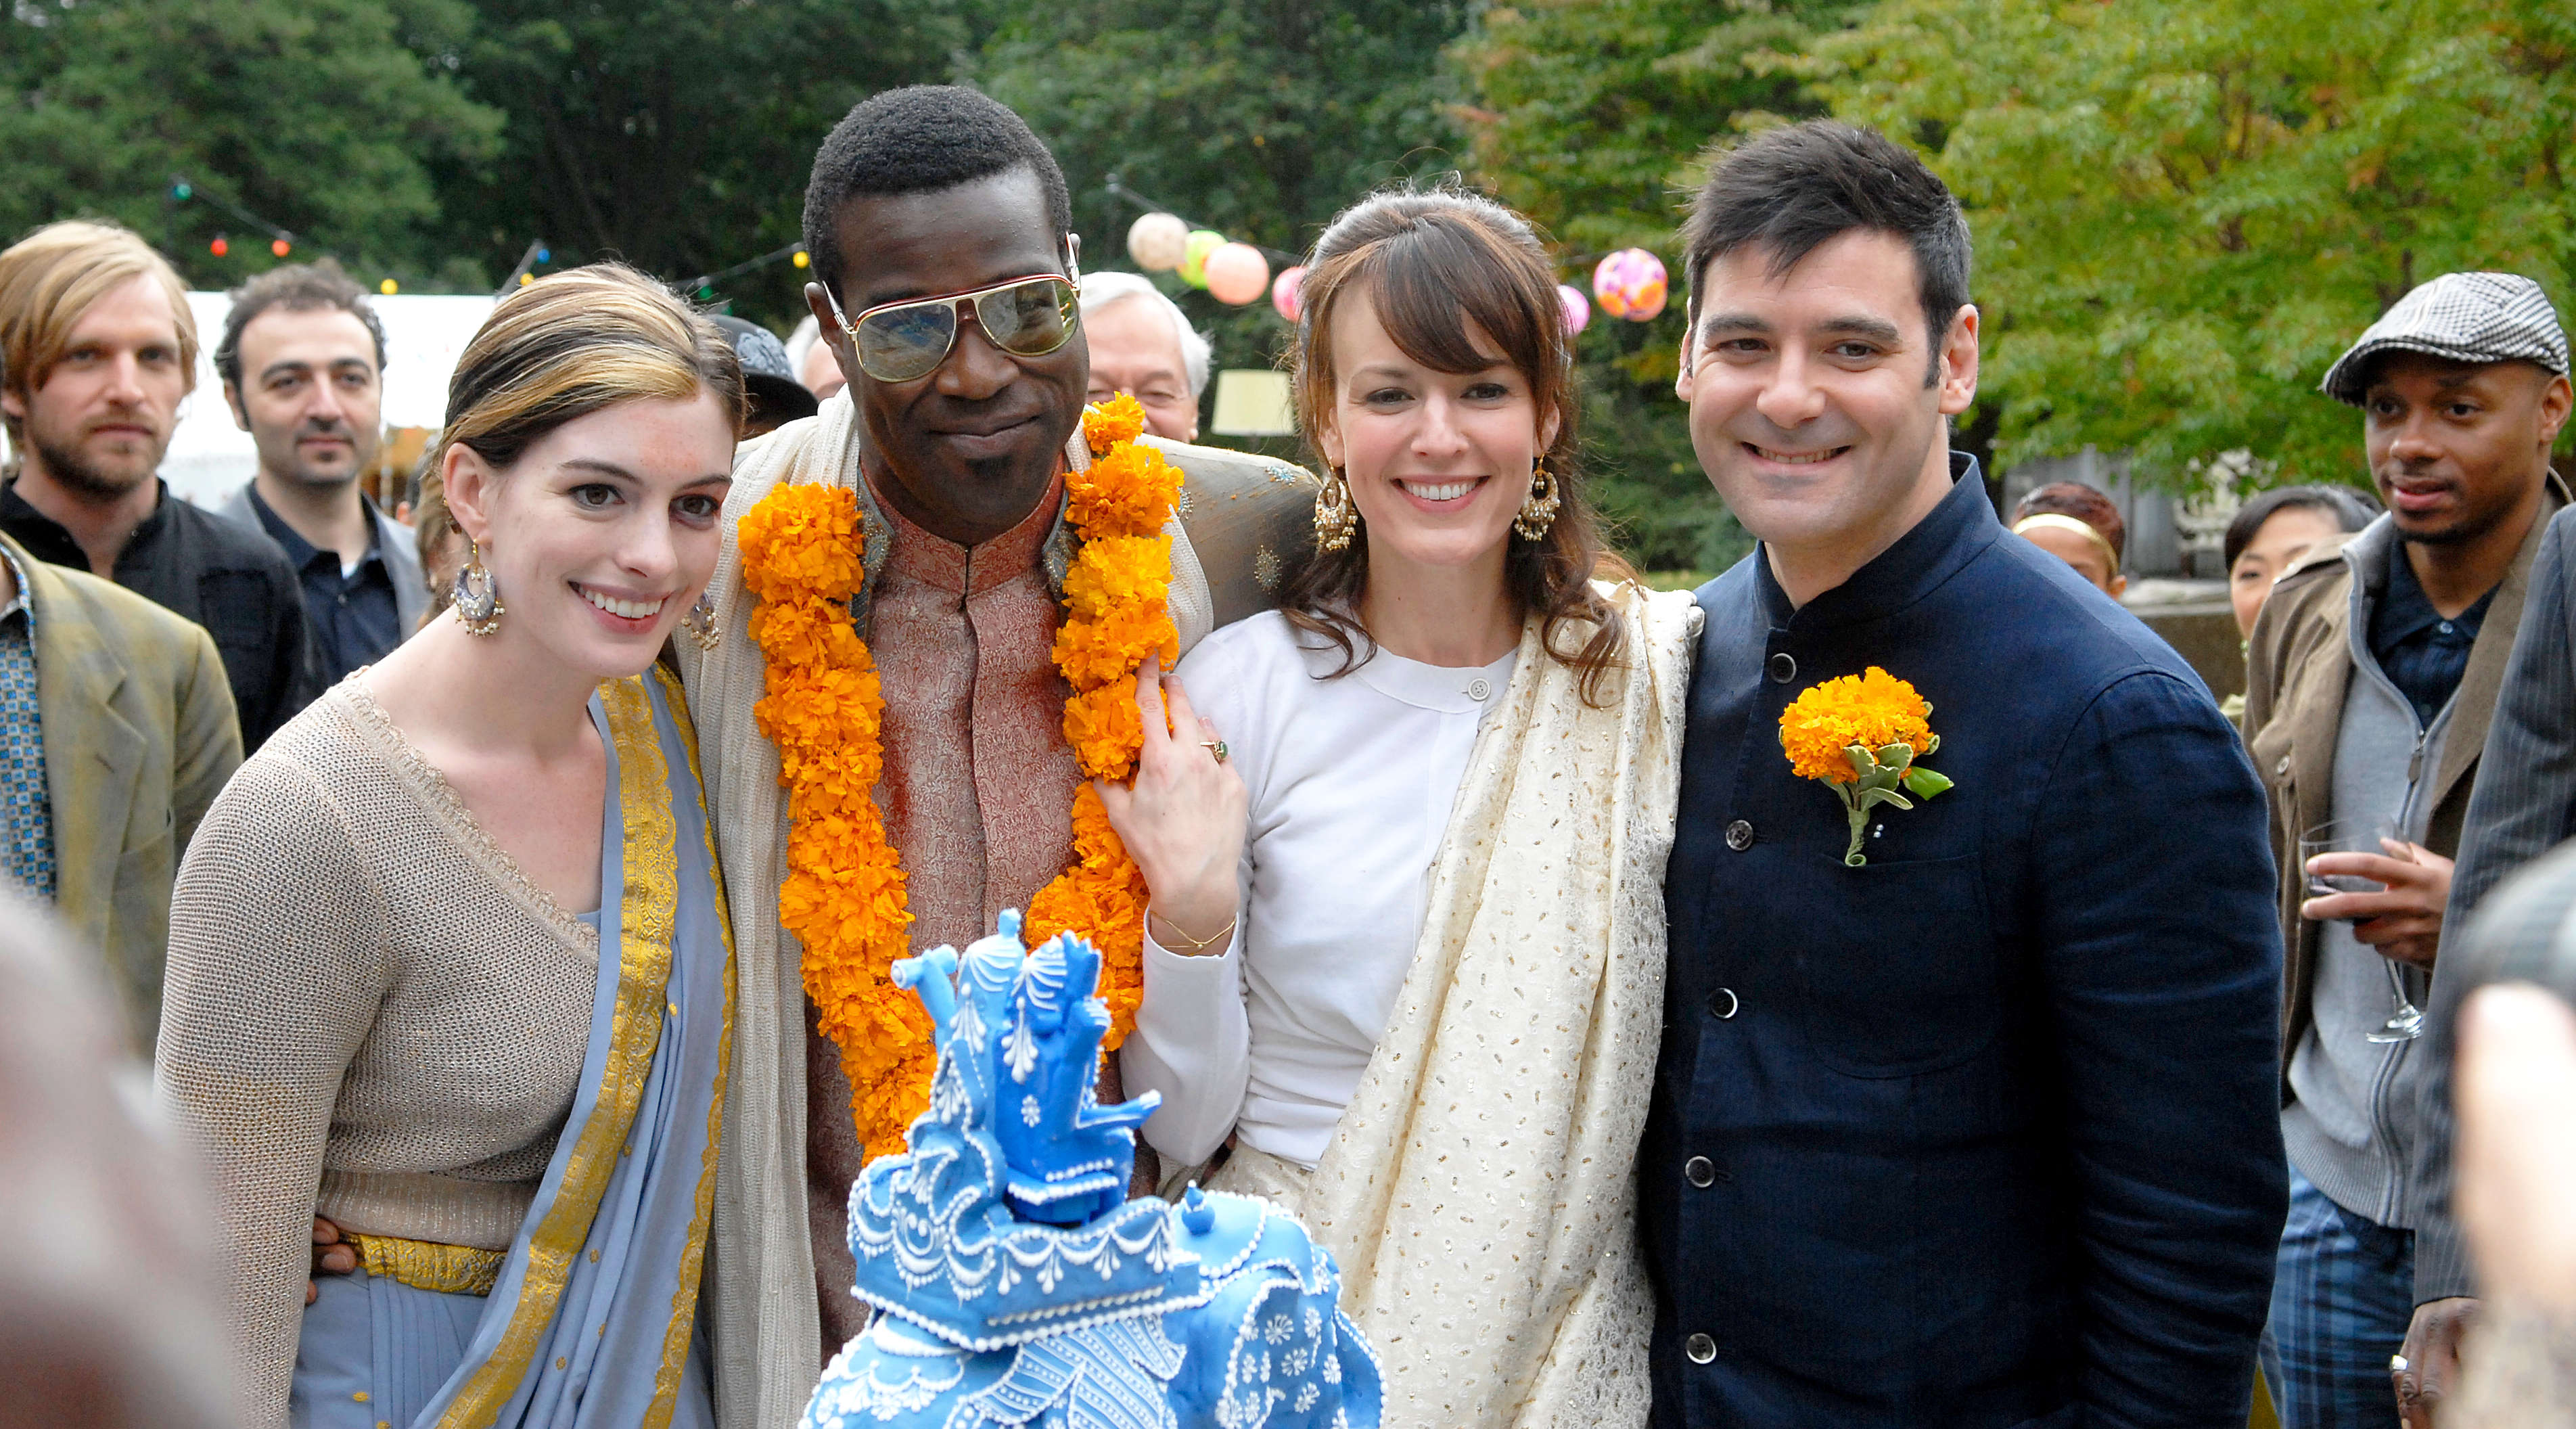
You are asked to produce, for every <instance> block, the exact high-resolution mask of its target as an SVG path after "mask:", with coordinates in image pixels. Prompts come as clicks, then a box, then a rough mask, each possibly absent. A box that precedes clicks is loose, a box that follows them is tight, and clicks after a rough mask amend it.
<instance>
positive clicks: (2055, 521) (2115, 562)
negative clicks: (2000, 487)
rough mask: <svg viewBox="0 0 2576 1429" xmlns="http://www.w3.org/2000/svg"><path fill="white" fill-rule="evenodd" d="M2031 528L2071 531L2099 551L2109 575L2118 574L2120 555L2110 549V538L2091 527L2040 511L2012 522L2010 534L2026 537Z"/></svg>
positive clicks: (2071, 518)
mask: <svg viewBox="0 0 2576 1429" xmlns="http://www.w3.org/2000/svg"><path fill="white" fill-rule="evenodd" d="M2033 526H2046V527H2048V528H2049V529H2050V530H2052V531H2072V532H2074V533H2075V534H2077V535H2079V536H2082V537H2083V538H2084V539H2085V540H2087V541H2090V542H2092V543H2093V545H2094V547H2095V549H2097V550H2099V551H2101V553H2102V559H2104V560H2106V561H2109V562H2110V563H2111V573H2112V574H2113V575H2117V574H2119V572H2120V553H2119V552H2117V551H2115V550H2112V549H2111V540H2110V538H2109V537H2107V536H2105V535H2103V534H2102V533H2101V532H2099V531H2096V530H2094V529H2093V528H2092V527H2090V526H2087V525H2085V524H2084V523H2083V522H2081V521H2078V520H2076V519H2075V518H2074V517H2072V516H2061V515H2059V514H2057V513H2056V512H2054V511H2042V512H2040V513H2039V514H2038V515H2036V516H2024V517H2023V518H2021V519H2020V520H2018V521H2016V522H2014V523H2013V528H2012V533H2013V534H2014V535H2016V536H2023V535H2028V534H2029V532H2030V528H2032V527H2033Z"/></svg>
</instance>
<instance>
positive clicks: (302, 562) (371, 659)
mask: <svg viewBox="0 0 2576 1429" xmlns="http://www.w3.org/2000/svg"><path fill="white" fill-rule="evenodd" d="M244 494H245V495H247V496H248V497H249V498H250V509H251V510H252V511H254V512H257V513H258V515H259V524H260V525H261V526H262V527H264V528H265V529H266V530H267V531H268V534H269V539H271V540H273V541H275V542H277V546H278V549H279V550H282V551H284V552H286V562H287V564H288V565H290V566H293V567H294V568H295V573H296V575H297V576H298V577H300V578H301V579H302V581H303V585H304V613H305V615H306V616H308V617H309V618H310V619H311V621H312V624H313V638H314V642H315V645H316V647H317V648H318V649H319V650H320V652H321V657H322V683H323V684H325V685H334V684H338V683H339V681H340V677H341V676H343V675H346V674H348V673H349V672H350V671H351V670H354V669H357V668H358V667H359V666H361V665H372V664H374V663H375V662H376V661H378V660H381V659H383V658H384V657H385V656H386V655H387V654H388V653H390V652H391V651H392V650H393V648H394V647H395V646H397V645H400V644H401V643H402V616H401V614H400V612H399V611H398V610H397V609H396V608H395V604H394V578H393V572H391V571H390V570H387V569H386V568H385V557H384V551H383V549H382V547H383V543H384V534H383V530H382V528H380V527H379V526H377V524H376V507H375V503H374V502H371V501H369V500H367V498H366V497H365V496H363V495H361V496H360V497H359V498H358V502H359V505H360V506H362V507H363V508H364V509H365V511H366V516H367V553H366V554H365V555H363V556H360V557H359V558H358V567H357V569H356V570H354V571H351V572H349V573H347V574H345V575H343V574H342V573H341V570H340V553H339V552H337V551H325V550H321V549H319V548H317V547H316V546H315V545H314V544H313V543H312V542H310V541H307V540H305V539H304V537H303V536H301V535H299V534H297V532H296V530H295V528H294V527H292V526H289V525H287V524H286V521H285V518H283V517H281V516H279V515H278V514H277V513H276V512H275V511H273V510H271V509H269V505H268V502H266V501H265V500H263V499H261V497H260V494H259V488H258V487H257V486H253V487H251V488H250V490H249V491H247V492H245V493H244Z"/></svg>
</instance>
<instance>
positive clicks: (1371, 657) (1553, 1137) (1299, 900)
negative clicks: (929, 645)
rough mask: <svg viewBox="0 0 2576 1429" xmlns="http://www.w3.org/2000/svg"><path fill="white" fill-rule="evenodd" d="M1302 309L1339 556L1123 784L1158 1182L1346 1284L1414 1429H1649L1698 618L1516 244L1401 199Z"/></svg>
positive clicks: (1229, 660)
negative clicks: (1207, 1202) (1630, 547)
mask: <svg viewBox="0 0 2576 1429" xmlns="http://www.w3.org/2000/svg"><path fill="white" fill-rule="evenodd" d="M1302 296H1303V298H1304V311H1303V315H1302V317H1301V319H1300V322H1299V328H1298V343H1297V350H1296V381H1297V396H1298V403H1299V407H1300V414H1301V416H1302V418H1303V426H1304V429H1305V430H1306V431H1307V432H1309V433H1311V434H1313V440H1314V442H1315V445H1316V447H1317V449H1318V452H1319V454H1320V455H1321V457H1322V459H1323V461H1324V463H1325V465H1326V466H1327V468H1328V470H1329V475H1328V477H1327V480H1326V482H1325V486H1324V492H1323V494H1322V495H1321V496H1320V497H1319V499H1318V501H1317V504H1316V528H1317V534H1318V539H1319V543H1320V545H1321V547H1322V549H1321V550H1320V551H1319V552H1318V554H1317V557H1316V559H1315V560H1314V562H1313V563H1312V564H1311V565H1309V566H1308V567H1307V568H1306V569H1305V570H1304V571H1303V572H1302V573H1301V574H1300V575H1299V576H1298V577H1297V578H1296V580H1295V582H1294V583H1293V584H1292V586H1291V587H1290V589H1289V590H1288V591H1287V592H1286V594H1285V598H1284V600H1283V608H1282V609H1281V610H1280V611H1277V612H1273V613H1270V614H1265V615H1261V616H1256V617H1254V618H1252V619H1249V620H1246V621H1243V622H1241V623H1239V624H1236V625H1233V626H1230V627H1228V628H1226V629H1223V630H1220V631H1218V632H1216V633H1215V634H1213V635H1211V636H1209V637H1208V638H1207V639H1206V640H1204V641H1202V642H1201V643H1200V644H1199V645H1198V646H1197V647H1196V648H1195V649H1193V650H1192V651H1191V653H1190V655H1189V657H1188V658H1187V659H1185V660H1184V661H1183V662H1182V663H1181V666H1180V668H1179V670H1178V671H1177V672H1175V678H1173V679H1172V680H1170V681H1168V682H1162V690H1161V693H1162V694H1163V695H1165V696H1167V697H1168V701H1169V705H1170V711H1171V720H1172V728H1171V733H1170V734H1169V735H1168V736H1166V735H1165V734H1164V733H1163V731H1164V721H1163V719H1161V718H1159V717H1158V716H1159V715H1160V714H1161V713H1162V711H1161V709H1160V701H1159V700H1158V698H1157V695H1158V692H1157V688H1156V684H1157V682H1153V681H1146V682H1143V683H1142V685H1141V686H1140V699H1142V700H1143V701H1144V703H1145V704H1146V707H1147V717H1146V719H1145V727H1146V729H1147V731H1148V737H1147V747H1146V751H1145V755H1144V758H1143V761H1142V765H1141V769H1140V773H1139V776H1138V778H1137V780H1136V782H1135V787H1134V788H1133V789H1132V790H1124V789H1108V790H1104V791H1103V797H1104V799H1105V800H1107V804H1108V808H1109V810H1110V814H1111V817H1112V820H1113V821H1114V822H1115V823H1116V825H1117V827H1118V829H1119V832H1120V834H1121V836H1122V837H1123V838H1124V839H1125V841H1126V843H1127V846H1128V847H1129V849H1130V850H1131V851H1132V852H1133V853H1134V855H1135V857H1136V858H1137V861H1138V864H1139V866H1140V867H1141V868H1142V869H1143V870H1144V872H1145V875H1146V878H1147V881H1148V883H1149V884H1150V885H1151V887H1152V890H1153V897H1152V903H1151V907H1150V908H1149V911H1148V919H1147V930H1148V940H1147V946H1146V952H1145V996H1144V1001H1143V1004H1142V1006H1141V1007H1140V1009H1139V1011H1138V1014H1137V1021H1136V1033H1135V1035H1134V1036H1133V1037H1132V1038H1130V1039H1129V1040H1128V1042H1127V1043H1126V1045H1125V1048H1124V1050H1123V1053H1122V1067H1123V1071H1124V1073H1125V1076H1126V1079H1127V1086H1128V1089H1129V1091H1130V1092H1131V1093H1133V1092H1135V1091H1138V1090H1142V1089H1146V1088H1151V1089H1153V1090H1155V1091H1157V1092H1159V1093H1161V1094H1162V1097H1163V1104H1162V1107H1161V1109H1160V1110H1158V1111H1157V1112H1156V1113H1155V1115H1154V1117H1153V1119H1152V1120H1151V1121H1149V1122H1148V1123H1147V1124H1146V1127H1145V1136H1146V1139H1147V1140H1148V1142H1149V1143H1151V1144H1152V1145H1153V1146H1154V1147H1155V1149H1157V1150H1158V1151H1160V1152H1162V1153H1163V1154H1164V1156H1165V1157H1166V1158H1167V1159H1169V1160H1170V1161H1172V1162H1176V1163H1179V1164H1181V1165H1183V1166H1185V1167H1188V1166H1201V1165H1203V1164H1205V1163H1209V1162H1210V1161H1211V1160H1212V1158H1222V1164H1220V1165H1214V1166H1209V1167H1207V1169H1205V1170H1204V1171H1202V1172H1200V1173H1199V1174H1201V1175H1202V1176H1203V1178H1204V1179H1206V1180H1208V1181H1209V1183H1210V1184H1212V1185H1215V1186H1218V1187H1222V1188H1226V1189H1232V1190H1240V1191H1249V1192H1254V1193H1258V1194H1262V1195H1267V1196H1269V1197H1271V1198H1273V1199H1275V1200H1278V1201H1280V1202H1282V1203H1284V1204H1286V1205H1288V1206H1290V1207H1291V1208H1292V1209H1294V1210H1296V1211H1297V1212H1299V1213H1300V1214H1301V1215H1302V1216H1304V1217H1305V1219H1306V1221H1307V1223H1308V1225H1309V1226H1311V1227H1313V1228H1314V1230H1315V1231H1316V1234H1317V1235H1318V1237H1319V1238H1320V1239H1321V1240H1322V1241H1323V1242H1324V1243H1325V1244H1326V1245H1327V1246H1328V1247H1329V1248H1330V1249H1331V1250H1332V1251H1333V1252H1334V1254H1335V1256H1336V1257H1337V1259H1338V1260H1339V1262H1340V1264H1341V1267H1342V1270H1343V1274H1344V1277H1345V1289H1344V1301H1345V1304H1347V1305H1349V1306H1350V1307H1351V1309H1352V1313H1353V1314H1354V1315H1355V1316H1356V1317H1357V1318H1358V1319H1359V1320H1360V1322H1361V1325H1362V1327H1363V1328H1364V1329H1366V1330H1367V1331H1368V1333H1369V1336H1370V1338H1371V1341H1372V1342H1373V1343H1374V1344H1375V1345H1376V1347H1377V1348H1378V1350H1379V1351H1380V1353H1381V1354H1382V1355H1384V1356H1385V1358H1386V1361H1387V1365H1386V1368H1387V1394H1388V1398H1387V1423H1388V1424H1389V1425H1391V1426H1393V1425H1423V1426H1435V1425H1436V1426H1447V1425H1455V1424H1464V1423H1473V1424H1485V1425H1522V1424H1526V1425H1532V1426H1535V1425H1542V1424H1555V1423H1574V1422H1586V1423H1596V1424H1602V1425H1638V1424H1643V1423H1644V1422H1645V1416H1646V1410H1647V1405H1648V1390H1647V1383H1646V1377H1645V1365H1644V1350H1645V1342H1646V1335H1647V1330H1648V1326H1649V1320H1650V1313H1651V1312H1650V1306H1649V1302H1648V1298H1647V1292H1646V1286H1645V1281H1644V1277H1643V1273H1642V1269H1641V1266H1640V1263H1639V1260H1638V1254H1637V1250H1636V1245H1635V1227H1634V1205H1633V1203H1634V1194H1633V1190H1632V1180H1633V1178H1632V1175H1631V1170H1632V1165H1633V1161H1634V1158H1635V1153H1636V1147H1637V1140H1638V1135H1639V1133H1640V1131H1641V1129H1642V1126H1643V1123H1644V1118H1645V1106H1646V1096H1647V1088H1648V1085H1649V1082H1650V1080H1651V1072H1652V1068H1653V1064H1654V1058H1655V1049H1656V1040H1657V1037H1658V1033H1659V1029H1660V1025H1661V1013H1662V985H1663V956H1664V948H1663V919H1662V891H1661V879H1662V873H1663V865H1664V857H1665V853H1666V852H1667V850H1668V849H1669V848H1670V846H1671V841H1672V829H1673V801H1674V792H1675V779H1676V770H1677V760H1678V757H1679V752H1680V721H1681V698H1682V692H1683V689H1684V687H1685V685H1686V683H1687V676H1688V659H1689V649H1690V643H1691V637H1692V635H1693V634H1694V633H1695V631H1696V629H1697V620H1696V619H1695V617H1696V613H1697V612H1696V611H1695V609H1694V608H1693V606H1692V604H1691V601H1690V598H1689V597H1688V596H1686V595H1672V596H1649V595H1648V594H1647V593H1646V592H1644V591H1643V590H1641V589H1640V588H1639V587H1638V586H1637V585H1636V584H1635V582H1634V580H1633V579H1632V578H1628V577H1627V573H1626V570H1625V568H1624V567H1623V566H1621V565H1620V564H1619V563H1618V562H1617V560H1616V558H1615V557H1611V556H1608V555H1607V554H1605V552H1604V551H1603V549H1602V546H1601V543H1600V539H1599V536H1598V533H1597V530H1596V527H1595V525H1594V522H1593V519H1592V516H1591V513H1590V511H1589V510H1588V509H1587V508H1586V506H1585V504H1584V502H1583V500H1582V497H1581V492H1580V483H1579V481H1578V479H1577V475H1576V472H1575V470H1574V467H1575V461H1576V452H1577V443H1576V439H1575V417H1576V412H1577V409H1578V402H1577V398H1576V394H1575V392H1574V390H1573V384H1572V373H1571V368H1570V361H1569V353H1568V346H1569V342H1570V338H1569V336H1568V334H1567V332H1566V330H1565V325H1564V319H1563V316H1562V314H1561V311H1560V309H1559V307H1558V300H1557V295H1556V282H1555V275H1554V273H1553V271H1552V270H1551V267H1550V264H1549V261H1548V258H1547V255H1546V252H1545V250H1544V249H1543V248H1542V247H1541V246H1540V244H1539V243H1538V241H1537V239H1536V238H1535V237H1534V236H1533V235H1532V233H1531V232H1530V230H1529V227H1528V225H1527V224H1526V223H1525V222H1523V221H1522V220H1521V219H1520V218H1519V217H1518V216H1516V215H1514V214H1512V213H1511V212H1510V211H1509V210H1507V209H1504V208H1502V207H1501V206H1500V205H1498V204H1495V203H1492V202H1491V201H1489V200H1486V199H1483V198H1481V197H1477V196H1474V195H1471V194H1466V193H1461V192H1456V191H1438V192H1431V193H1389V194H1381V195H1379V196H1377V197H1374V198H1371V199H1369V200H1367V201H1365V202H1363V203H1361V204H1359V205H1357V206H1355V207H1354V208H1352V209H1350V210H1349V211H1347V212H1345V213H1344V214H1343V215H1342V216H1341V217H1340V218H1338V219H1337V220H1335V222H1334V223H1333V225H1332V227H1331V228H1330V229H1328V230H1327V231H1326V233H1325V234H1324V236H1323V238H1322V240H1321V241H1319V242H1318V243H1317V245H1316V248H1315V252H1314V255H1313V256H1312V258H1311V259H1310V260H1309V263H1308V267H1307V276H1306V279H1305V284H1304V288H1303V290H1302ZM1596 572H1598V573H1601V574H1603V575H1605V576H1607V577H1608V578H1607V579H1594V577H1595V575H1596ZM1183 686H1186V693H1184V691H1183V688H1182V687H1183ZM1194 702H1195V703H1194Z"/></svg>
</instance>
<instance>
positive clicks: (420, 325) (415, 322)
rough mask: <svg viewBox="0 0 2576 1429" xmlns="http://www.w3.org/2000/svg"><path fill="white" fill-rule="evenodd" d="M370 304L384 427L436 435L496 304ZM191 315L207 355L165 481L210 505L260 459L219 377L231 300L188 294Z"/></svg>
mask: <svg viewBox="0 0 2576 1429" xmlns="http://www.w3.org/2000/svg"><path fill="white" fill-rule="evenodd" d="M368 301H369V302H370V303H372V304H374V306H375V309H376V317H377V319H378V320H379V321H381V322H383V323H384V325H385V412H384V422H385V425H386V426H388V427H427V428H431V429H435V428H437V427H438V426H439V425H440V424H442V423H443V422H445V421H446V419H447V379H448V378H449V376H450V375H452V374H453V373H454V372H455V371H456V359H457V357H458V355H459V354H461V353H463V352H464V351H465V344H466V342H467V341H468V340H470V339H471V338H472V337H473V336H474V330H475V329H476V328H479V327H481V326H482V325H483V319H484V317H485V316H486V315H487V314H489V313H490V312H491V311H492V304H493V299H491V298H486V297H430V296H413V295H410V294H395V295H393V296H390V297H377V298H370V299H368ZM188 310H189V311H190V312H191V313H193V314H194V315H195V316H196V319H197V340H198V342H199V344H200V345H201V347H202V350H201V351H200V352H199V353H198V355H197V390H196V391H194V392H192V393H190V394H189V395H188V398H187V400H186V401H184V402H182V403H181V404H180V407H179V429H178V431H176V432H175V433H173V434H172V435H171V438H170V454H169V456H167V457H166V458H164V459H163V460H162V463H161V475H162V476H163V477H165V478H167V479H168V480H169V482H170V489H171V490H173V491H175V492H177V493H179V495H181V496H183V497H185V498H187V499H188V500H190V501H194V502H197V503H198V504H200V505H205V504H209V503H211V502H214V501H216V500H219V499H221V498H222V497H223V496H224V495H225V494H226V493H228V492H230V491H231V490H232V489H233V488H234V487H237V486H239V485H241V484H242V483H243V482H245V481H248V480H250V478H251V473H252V472H253V471H254V470H256V469H257V467H258V465H259V459H258V455H257V453H256V452H255V451H254V450H253V448H252V447H251V442H250V433H248V432H245V431H243V430H242V429H241V428H240V427H239V426H238V425H237V424H235V423H234V421H233V414H232V411H231V410H230V409H229V408H228V407H226V406H225V404H224V384H223V379H221V378H219V377H217V376H216V375H215V344H216V342H217V341H219V340H220V339H221V338H222V337H223V332H224V315H225V314H226V313H228V312H230V311H231V310H232V300H231V299H230V298H229V297H227V296H225V295H224V294H222V293H190V294H189V295H188Z"/></svg>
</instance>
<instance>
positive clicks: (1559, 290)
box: [1556, 283, 1592, 337]
mask: <svg viewBox="0 0 2576 1429" xmlns="http://www.w3.org/2000/svg"><path fill="white" fill-rule="evenodd" d="M1556 305H1557V306H1558V307H1560V308H1563V309H1564V310H1565V335H1566V336H1568V337H1572V336H1574V335H1575V334H1576V333H1579V332H1581V331H1583V330H1584V329H1585V328H1588V327H1590V326H1592V304H1591V303H1589V302H1587V301H1585V299H1584V296H1583V290H1582V289H1581V288H1578V287H1576V286H1574V285H1573V284H1572V283H1559V284H1557V285H1556Z"/></svg>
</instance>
